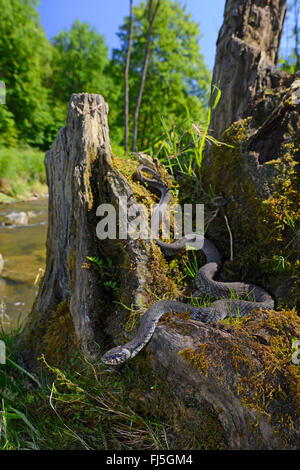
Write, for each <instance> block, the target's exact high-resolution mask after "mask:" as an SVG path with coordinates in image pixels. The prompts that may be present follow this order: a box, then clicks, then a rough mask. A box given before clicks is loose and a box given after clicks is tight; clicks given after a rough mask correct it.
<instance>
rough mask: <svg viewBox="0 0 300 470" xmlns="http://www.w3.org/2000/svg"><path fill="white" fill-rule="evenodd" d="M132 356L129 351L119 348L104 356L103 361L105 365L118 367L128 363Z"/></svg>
mask: <svg viewBox="0 0 300 470" xmlns="http://www.w3.org/2000/svg"><path fill="white" fill-rule="evenodd" d="M130 356H131V355H130V352H129V351H128V349H126V348H124V347H122V346H117V347H116V348H112V349H110V350H109V351H107V352H106V353H105V354H103V356H102V357H101V361H102V362H104V363H105V364H110V365H117V364H120V363H122V362H125V361H127V360H128V359H129V358H130Z"/></svg>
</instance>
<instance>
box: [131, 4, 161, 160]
mask: <svg viewBox="0 0 300 470" xmlns="http://www.w3.org/2000/svg"><path fill="white" fill-rule="evenodd" d="M159 5H160V0H157V3H156V5H155V8H154V11H153V13H152V0H149V8H148V19H149V27H148V33H147V43H146V51H145V60H144V65H143V70H142V76H141V83H140V89H139V93H138V97H137V101H136V107H135V112H134V120H133V137H132V151H133V152H135V151H136V142H137V135H138V119H139V111H140V107H141V103H142V97H143V91H144V86H145V81H146V75H147V70H148V64H149V58H150V50H151V39H152V30H153V23H154V20H155V18H156V15H157V12H158V8H159Z"/></svg>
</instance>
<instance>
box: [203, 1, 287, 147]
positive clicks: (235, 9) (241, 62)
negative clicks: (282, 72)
mask: <svg viewBox="0 0 300 470" xmlns="http://www.w3.org/2000/svg"><path fill="white" fill-rule="evenodd" d="M285 14H286V0H272V2H270V1H269V0H226V4H225V11H224V22H223V25H222V27H221V29H220V32H219V36H218V41H217V52H216V59H215V65H214V71H213V79H212V84H213V85H217V86H218V87H219V88H220V89H221V91H222V96H221V99H220V102H219V104H218V106H217V108H216V109H215V110H214V112H213V114H212V119H211V124H210V127H211V128H212V129H213V130H214V132H215V136H216V137H217V138H218V137H220V136H221V134H222V132H223V131H224V130H225V129H227V128H228V127H229V126H230V124H232V123H233V122H235V121H237V120H238V119H240V118H244V117H246V116H247V115H248V114H247V113H248V112H249V102H250V101H251V99H252V98H253V96H254V95H255V94H257V93H258V92H259V91H260V90H261V89H262V87H263V86H265V85H266V84H268V86H269V87H271V74H272V71H273V70H274V69H275V68H276V65H277V60H278V52H279V45H280V38H281V33H282V28H283V23H284V18H285ZM261 31H263V32H264V34H261Z"/></svg>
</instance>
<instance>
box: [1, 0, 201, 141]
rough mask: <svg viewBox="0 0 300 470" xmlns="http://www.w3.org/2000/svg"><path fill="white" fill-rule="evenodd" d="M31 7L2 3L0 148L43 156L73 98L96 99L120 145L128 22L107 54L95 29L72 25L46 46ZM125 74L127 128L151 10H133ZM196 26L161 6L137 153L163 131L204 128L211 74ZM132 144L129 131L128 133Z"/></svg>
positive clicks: (178, 10) (21, 0)
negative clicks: (190, 123) (165, 126)
mask: <svg viewBox="0 0 300 470" xmlns="http://www.w3.org/2000/svg"><path fill="white" fill-rule="evenodd" d="M37 5H38V2H37V1H36V0H10V1H9V2H7V0H0V8H1V12H2V14H1V17H0V79H1V80H2V81H3V82H4V83H5V85H6V104H5V105H1V106H0V145H2V146H16V145H19V144H21V145H23V144H28V145H31V146H35V147H39V148H40V149H43V150H44V149H47V148H49V147H50V145H51V143H52V141H53V140H54V138H55V136H56V134H57V132H58V129H59V128H60V127H61V126H63V125H64V123H65V120H66V112H67V104H68V101H69V99H70V96H71V94H72V93H78V92H89V93H100V94H102V95H103V96H104V98H105V100H106V101H107V102H108V103H109V107H110V114H109V124H110V128H111V137H112V141H113V143H114V144H115V145H116V146H123V140H124V107H123V100H124V86H123V81H124V69H125V59H126V50H127V44H128V21H129V17H126V18H125V19H124V24H123V25H121V26H120V28H119V32H118V35H119V38H120V48H119V49H115V50H113V51H112V54H111V57H110V55H109V48H108V46H107V44H106V42H105V38H104V37H103V36H102V35H101V34H99V33H98V32H97V31H96V29H95V28H93V27H92V26H91V25H89V24H88V23H85V22H81V21H79V20H76V21H75V22H74V23H73V25H72V26H71V28H70V29H69V30H63V31H60V32H59V33H58V34H57V35H56V36H54V38H52V40H51V41H50V40H48V39H47V37H46V34H45V31H44V30H43V28H42V26H41V24H40V19H39V14H38V11H37ZM133 15H134V18H133V41H132V49H131V60H130V66H129V97H130V105H129V121H130V125H131V126H132V121H133V113H134V107H135V103H136V99H137V95H138V90H139V85H140V76H141V70H142V66H143V61H144V56H145V41H146V37H147V31H148V29H147V28H148V4H147V2H145V1H141V2H140V4H139V5H138V6H135V7H134V8H133ZM199 38H200V30H199V25H198V24H197V23H196V22H194V21H193V20H192V18H191V15H190V14H188V13H187V12H186V10H185V7H184V6H182V4H181V3H180V2H179V1H171V0H162V1H161V5H159V8H158V13H157V17H156V19H155V22H154V25H153V32H152V37H151V52H150V60H149V67H148V70H147V79H146V83H145V90H144V93H143V99H142V103H141V108H140V117H139V122H138V141H137V147H138V149H142V148H144V147H147V146H149V145H150V143H151V142H152V141H153V140H155V139H156V138H158V137H159V135H160V134H161V132H162V124H161V118H163V119H164V120H166V122H168V123H174V122H176V123H178V122H180V121H181V120H184V119H185V117H186V113H187V110H188V112H189V115H190V116H191V117H192V119H193V120H196V121H197V122H199V121H203V120H205V116H206V108H207V103H208V96H209V86H210V72H209V70H208V68H207V67H206V65H205V62H204V58H203V55H202V54H201V50H200V46H199ZM129 134H130V138H131V135H132V128H130V130H129Z"/></svg>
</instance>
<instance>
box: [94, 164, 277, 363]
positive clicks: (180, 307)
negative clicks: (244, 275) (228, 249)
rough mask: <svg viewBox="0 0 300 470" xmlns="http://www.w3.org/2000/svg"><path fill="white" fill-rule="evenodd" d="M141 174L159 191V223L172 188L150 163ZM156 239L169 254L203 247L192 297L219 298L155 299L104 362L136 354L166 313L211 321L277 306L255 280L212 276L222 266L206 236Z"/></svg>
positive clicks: (193, 234) (217, 253)
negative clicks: (197, 302)
mask: <svg viewBox="0 0 300 470" xmlns="http://www.w3.org/2000/svg"><path fill="white" fill-rule="evenodd" d="M142 171H143V172H147V173H150V174H151V175H152V178H147V177H145V176H144V175H143V174H142ZM138 174H139V179H140V181H141V182H143V183H147V184H148V185H149V186H151V187H153V188H155V189H156V190H158V191H159V192H160V201H159V204H158V206H157V207H156V209H155V210H154V212H153V215H152V219H154V223H155V224H156V225H158V226H160V224H161V223H162V221H163V217H164V213H165V211H166V210H167V207H168V204H169V202H170V201H171V199H172V193H171V190H170V189H169V187H168V186H167V185H166V184H165V183H164V182H163V181H162V179H161V178H160V176H159V175H158V174H157V173H156V172H155V171H154V170H152V169H150V168H148V167H147V166H144V165H142V166H140V167H139V168H138ZM156 243H157V244H158V245H159V246H160V248H161V250H162V251H163V252H164V253H165V254H166V255H167V256H175V255H176V254H178V253H179V252H182V251H183V250H184V249H186V248H187V246H194V247H195V248H197V249H201V250H202V252H203V253H204V254H205V257H206V264H205V265H204V266H202V267H201V268H200V269H199V271H198V272H197V274H196V286H197V290H196V291H195V292H194V293H193V297H200V296H201V295H203V294H208V295H209V296H211V297H213V298H218V299H219V300H216V301H214V302H212V304H211V305H210V306H209V307H197V306H193V305H189V304H185V303H183V302H179V301H174V300H160V301H158V302H155V303H154V304H153V305H151V306H150V307H149V308H148V309H147V311H146V312H145V314H144V316H143V317H142V319H141V322H140V325H139V328H138V331H137V333H136V335H135V336H134V338H133V339H132V340H131V341H129V342H127V343H126V344H124V345H122V346H117V347H115V348H112V349H110V350H109V351H107V352H106V353H105V354H104V355H103V356H102V358H101V360H102V361H103V362H104V363H105V364H111V365H116V364H120V363H122V362H125V361H127V360H128V359H131V358H133V357H134V356H135V355H136V354H137V353H138V352H139V351H140V350H141V349H142V348H143V347H144V346H145V345H146V344H147V343H148V341H149V340H150V339H151V337H152V335H153V333H154V330H155V328H156V325H157V323H158V321H159V319H160V318H161V317H162V315H164V314H165V313H186V312H187V311H188V312H189V313H190V318H191V319H192V320H198V321H201V322H205V323H208V322H212V321H220V320H223V319H224V318H226V317H228V316H231V317H243V316H245V315H247V314H249V313H250V312H251V311H252V310H254V309H257V308H264V309H273V308H274V300H273V299H272V297H271V296H270V294H269V293H268V292H266V291H265V290H264V289H262V288H261V287H259V286H257V285H255V284H248V283H244V282H219V281H215V280H214V279H213V278H214V276H215V275H216V273H217V271H218V270H219V269H220V267H221V256H220V254H219V252H218V250H217V248H216V247H215V246H214V244H213V243H212V242H211V241H210V240H208V239H207V238H205V237H204V236H200V235H198V234H195V233H192V234H189V235H186V236H184V237H183V238H181V239H180V240H176V241H175V242H173V243H165V242H163V241H161V240H159V239H156ZM234 297H238V298H234ZM239 297H244V298H245V297H246V298H248V300H241V299H240V298H239ZM249 299H250V300H249Z"/></svg>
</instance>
